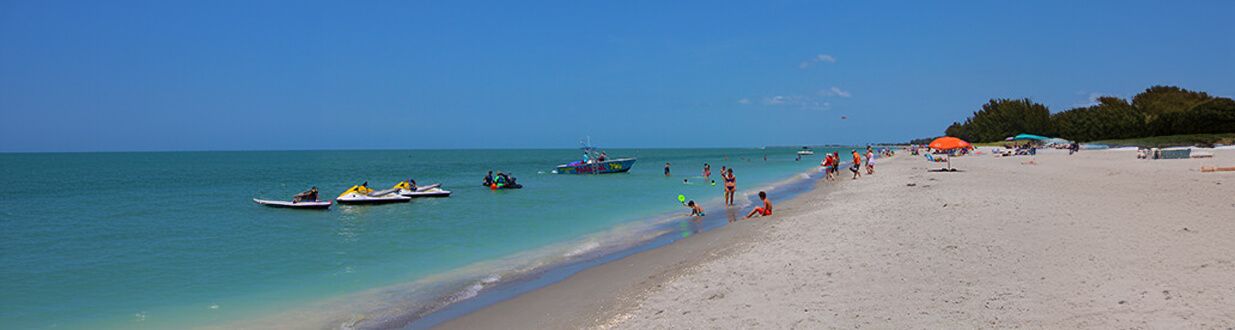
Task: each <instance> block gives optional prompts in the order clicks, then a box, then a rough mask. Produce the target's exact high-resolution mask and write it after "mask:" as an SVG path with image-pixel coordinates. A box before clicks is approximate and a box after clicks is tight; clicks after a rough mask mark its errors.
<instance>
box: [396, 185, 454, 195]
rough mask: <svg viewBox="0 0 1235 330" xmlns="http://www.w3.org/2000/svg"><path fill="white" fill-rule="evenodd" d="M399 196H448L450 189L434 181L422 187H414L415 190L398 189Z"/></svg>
mask: <svg viewBox="0 0 1235 330" xmlns="http://www.w3.org/2000/svg"><path fill="white" fill-rule="evenodd" d="M399 195H400V196H406V197H413V198H414V197H450V190H446V189H442V184H440V183H434V184H431V185H428V186H424V187H416V191H412V190H410V189H399Z"/></svg>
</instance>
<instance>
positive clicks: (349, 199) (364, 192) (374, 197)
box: [334, 186, 412, 204]
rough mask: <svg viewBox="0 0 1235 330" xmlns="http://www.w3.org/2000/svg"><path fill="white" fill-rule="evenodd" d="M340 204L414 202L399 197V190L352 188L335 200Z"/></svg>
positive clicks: (408, 198) (407, 198) (409, 198)
mask: <svg viewBox="0 0 1235 330" xmlns="http://www.w3.org/2000/svg"><path fill="white" fill-rule="evenodd" d="M334 200H335V201H336V202H339V204H386V203H400V202H407V201H410V200H412V198H411V197H404V196H399V194H398V190H397V189H386V190H382V191H376V192H375V191H373V189H369V188H368V187H362V186H352V188H351V189H348V190H347V191H345V192H343V194H340V195H339V197H336V198H335V199H334Z"/></svg>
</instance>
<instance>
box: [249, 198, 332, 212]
mask: <svg viewBox="0 0 1235 330" xmlns="http://www.w3.org/2000/svg"><path fill="white" fill-rule="evenodd" d="M253 202H254V203H258V204H261V205H265V206H269V207H281V208H289V209H315V210H325V209H328V208H330V205H334V202H331V201H300V202H290V201H272V200H265V199H257V198H254V199H253Z"/></svg>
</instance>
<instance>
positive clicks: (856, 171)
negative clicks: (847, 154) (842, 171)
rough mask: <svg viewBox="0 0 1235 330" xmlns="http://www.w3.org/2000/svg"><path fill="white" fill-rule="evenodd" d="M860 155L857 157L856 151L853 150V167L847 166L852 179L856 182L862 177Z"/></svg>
mask: <svg viewBox="0 0 1235 330" xmlns="http://www.w3.org/2000/svg"><path fill="white" fill-rule="evenodd" d="M861 170H862V155H858V151H857V150H853V165H851V166H849V171H850V172H853V179H854V180H857V179H858V177H860V176H862V173H861Z"/></svg>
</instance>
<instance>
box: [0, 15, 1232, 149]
mask: <svg viewBox="0 0 1235 330" xmlns="http://www.w3.org/2000/svg"><path fill="white" fill-rule="evenodd" d="M1232 13H1235V2H1232V1H1186V2H1181V3H1174V2H1165V1H1147V2H1139V1H1118V2H1115V1H1112V2H1099V1H1032V2H1028V1H1026V2H1020V1H1018V2H1013V1H973V2H967V1H965V2H962V1H948V2H943V3H923V2H918V1H913V2H870V1H843V2H841V1H828V2H824V1H766V2H765V1H758V2H749V3H737V2H733V3H729V2H722V3H717V2H680V3H679V2H675V3H668V1H560V2H549V3H543V2H465V1H449V2H448V1H441V2H424V1H419V2H413V1H392V2H384V1H382V2H375V1H369V2H334V1H331V2H315V1H285V2H267V1H201V2H181V1H97V2H86V1H70V2H63V1H0V118H3V119H2V120H0V151H104V150H105V151H113V150H248V149H260V150H268V149H369V148H518V147H573V146H575V143H576V141H577V140H578V139H579V138H581V137H583V136H589V135H590V136H591V137H592V140H593V142H596V143H598V144H600V145H604V146H611V147H618V146H629V147H709V146H761V145H794V144H825V143H853V144H857V143H867V142H882V141H904V140H907V139H910V138H914V137H923V136H932V135H936V134H940V133H942V131H943V129H944V128H945V127H946V126H947V125H948V124H949V123H951V122H953V121H957V120H961V119H963V118H964V117H965V116H966V115H968V114H969V113H971V112H973V111H975V110H976V109H978V108H979V107H980V106H981V104H982V103H984V102H985V101H986V100H988V99H990V98H1020V97H1029V98H1032V99H1034V100H1036V101H1039V102H1043V103H1045V104H1047V105H1049V106H1050V107H1051V108H1052V110H1053V111H1062V110H1066V109H1067V108H1069V107H1072V106H1076V105H1084V104H1086V103H1088V102H1089V100H1090V98H1091V97H1092V96H1093V95H1097V94H1102V95H1115V96H1124V97H1129V96H1131V95H1133V94H1136V93H1137V92H1139V91H1141V90H1143V89H1144V88H1147V87H1149V86H1151V85H1155V84H1171V85H1179V86H1181V87H1185V88H1189V89H1194V90H1201V91H1206V92H1209V93H1211V94H1214V95H1222V96H1232V95H1235V37H1232V36H1235V25H1232V24H1230V20H1231V17H1232V15H1231V14H1232ZM842 117H846V118H847V119H842Z"/></svg>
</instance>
